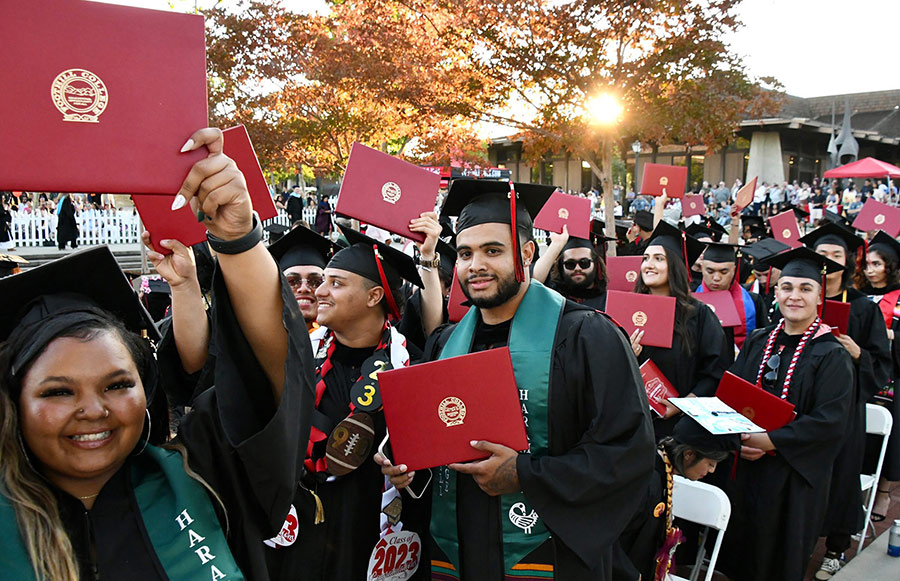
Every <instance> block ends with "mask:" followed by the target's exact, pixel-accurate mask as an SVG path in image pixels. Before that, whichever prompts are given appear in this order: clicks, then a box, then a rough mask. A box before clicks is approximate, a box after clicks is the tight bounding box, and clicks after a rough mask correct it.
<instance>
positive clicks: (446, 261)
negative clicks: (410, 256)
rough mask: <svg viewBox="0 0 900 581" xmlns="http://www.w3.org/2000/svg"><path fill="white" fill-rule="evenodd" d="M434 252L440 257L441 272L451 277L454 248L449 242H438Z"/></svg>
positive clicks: (454, 259)
mask: <svg viewBox="0 0 900 581" xmlns="http://www.w3.org/2000/svg"><path fill="white" fill-rule="evenodd" d="M435 250H436V251H437V253H438V255H439V256H440V257H441V266H440V270H441V272H442V273H443V274H445V275H446V276H448V277H452V276H453V269H454V267H455V266H456V247H455V246H453V245H452V244H451V243H449V242H444V241H443V240H438V242H437V246H436V247H435Z"/></svg>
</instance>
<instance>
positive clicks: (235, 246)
mask: <svg viewBox="0 0 900 581" xmlns="http://www.w3.org/2000/svg"><path fill="white" fill-rule="evenodd" d="M262 237H263V229H262V224H260V223H259V216H257V215H256V212H253V229H252V230H250V232H248V233H247V234H244V235H243V236H241V237H240V238H237V239H235V240H222V239H221V238H218V237H216V236H213V235H212V234H210V233H209V232H207V233H206V240H207V242H209V247H210V248H212V249H213V250H215V251H216V252H218V253H219V254H240V253H241V252H247V251H248V250H250V249H251V248H253V247H254V246H256V245H257V244H259V241H260V240H262Z"/></svg>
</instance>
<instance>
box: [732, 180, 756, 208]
mask: <svg viewBox="0 0 900 581" xmlns="http://www.w3.org/2000/svg"><path fill="white" fill-rule="evenodd" d="M756 180H757V178H753V179H752V180H750V181H748V182H747V183H746V184H744V185H743V186H741V189H739V190H738V191H737V193H736V194H735V195H734V206H735V210H737V211H738V212H740V211H741V210H743V209H744V208H746V207H747V206H749V205H750V204H752V203H753V194H755V193H756Z"/></svg>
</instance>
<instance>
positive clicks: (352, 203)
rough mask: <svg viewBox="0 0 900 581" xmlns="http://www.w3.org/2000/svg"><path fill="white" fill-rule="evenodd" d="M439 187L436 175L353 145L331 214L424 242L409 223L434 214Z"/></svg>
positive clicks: (439, 177) (421, 236) (400, 160)
mask: <svg viewBox="0 0 900 581" xmlns="http://www.w3.org/2000/svg"><path fill="white" fill-rule="evenodd" d="M440 183H441V176H439V175H438V174H435V173H432V172H430V171H428V170H427V169H422V168H420V167H418V166H415V165H413V164H411V163H407V162H405V161H403V160H402V159H397V158H396V157H393V156H391V155H388V154H386V153H382V152H380V151H378V150H376V149H372V148H371V147H366V146H365V145H363V144H361V143H354V144H353V147H352V149H350V159H349V160H348V161H347V171H346V172H344V179H343V181H342V182H341V192H340V194H339V195H338V203H337V207H336V208H335V209H334V211H335V212H336V213H338V214H344V215H345V216H350V217H351V218H356V219H357V220H360V221H361V222H365V223H367V224H374V225H375V226H378V227H379V228H384V229H385V230H387V231H388V232H393V233H394V234H399V235H401V236H406V237H407V238H410V239H412V240H416V241H418V242H424V241H425V235H424V234H422V233H421V232H413V231H412V230H410V229H409V221H410V220H412V219H413V218H418V217H419V216H420V215H421V214H422V212H433V211H434V204H435V201H436V200H437V195H438V188H439V187H440Z"/></svg>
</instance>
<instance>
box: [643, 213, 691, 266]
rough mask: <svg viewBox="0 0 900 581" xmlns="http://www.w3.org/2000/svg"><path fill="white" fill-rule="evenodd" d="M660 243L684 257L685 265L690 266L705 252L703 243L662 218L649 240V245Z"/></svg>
mask: <svg viewBox="0 0 900 581" xmlns="http://www.w3.org/2000/svg"><path fill="white" fill-rule="evenodd" d="M654 244H658V245H659V246H662V247H663V248H666V249H668V250H671V251H672V252H674V253H675V254H676V255H677V256H678V257H680V258H682V259H684V261H685V265H686V266H687V267H688V268H690V266H691V265H692V264H694V263H695V262H697V259H698V258H700V255H701V254H703V243H702V242H699V241H697V240H695V239H694V238H692V237H690V236H688V235H687V234H685V233H684V232H683V231H682V230H679V229H678V228H676V227H675V226H672V225H671V224H669V223H668V222H666V221H665V220H660V222H659V224H657V225H656V229H655V230H654V231H653V234H651V235H650V238H649V240H648V242H647V246H652V245H654Z"/></svg>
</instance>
